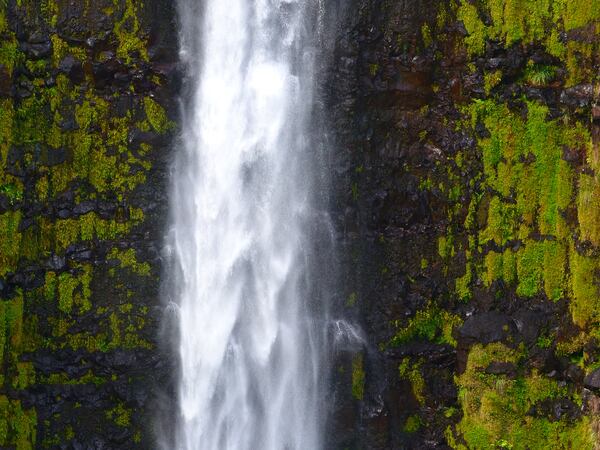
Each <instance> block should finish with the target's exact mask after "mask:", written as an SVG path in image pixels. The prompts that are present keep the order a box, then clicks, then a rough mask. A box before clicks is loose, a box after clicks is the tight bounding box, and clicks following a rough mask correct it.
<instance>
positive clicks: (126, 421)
mask: <svg viewBox="0 0 600 450" xmlns="http://www.w3.org/2000/svg"><path fill="white" fill-rule="evenodd" d="M131 414H132V410H131V409H128V408H126V407H125V405H123V403H118V404H117V406H115V407H114V408H112V409H111V410H109V411H107V412H106V418H107V419H109V420H112V421H113V422H114V423H115V424H117V425H118V426H120V427H123V428H126V427H129V426H130V425H131Z"/></svg>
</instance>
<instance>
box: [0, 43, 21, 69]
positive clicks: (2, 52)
mask: <svg viewBox="0 0 600 450" xmlns="http://www.w3.org/2000/svg"><path fill="white" fill-rule="evenodd" d="M22 60H23V54H22V53H21V51H20V50H19V45H18V43H17V40H16V39H14V38H13V39H3V40H2V41H1V42H0V64H2V65H3V66H4V67H6V68H7V70H8V72H9V73H10V74H12V72H13V69H14V68H15V66H16V65H17V64H19V63H20V62H21V61H22Z"/></svg>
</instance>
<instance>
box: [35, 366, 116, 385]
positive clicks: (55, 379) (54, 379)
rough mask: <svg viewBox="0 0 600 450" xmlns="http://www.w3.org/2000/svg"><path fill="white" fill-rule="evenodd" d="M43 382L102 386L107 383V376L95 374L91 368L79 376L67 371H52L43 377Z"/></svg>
mask: <svg viewBox="0 0 600 450" xmlns="http://www.w3.org/2000/svg"><path fill="white" fill-rule="evenodd" d="M40 381H41V382H43V383H44V384H51V385H56V384H60V385H69V386H75V385H83V384H93V385H95V386H101V385H103V384H105V383H106V378H104V377H101V376H98V375H95V374H94V373H93V372H92V371H91V370H89V371H87V372H86V373H85V374H84V375H83V376H81V377H79V378H71V377H69V375H68V374H67V373H65V372H61V373H52V374H50V375H48V376H45V377H41V380H40Z"/></svg>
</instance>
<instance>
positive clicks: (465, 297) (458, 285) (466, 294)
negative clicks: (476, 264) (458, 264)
mask: <svg viewBox="0 0 600 450" xmlns="http://www.w3.org/2000/svg"><path fill="white" fill-rule="evenodd" d="M472 281H473V267H472V263H471V262H469V261H468V262H467V264H466V266H465V274H464V275H463V276H462V277H460V278H457V279H456V281H455V287H454V292H455V293H456V296H457V297H458V299H459V300H461V301H463V302H467V301H469V300H471V297H472V295H473V294H472V292H471V283H472Z"/></svg>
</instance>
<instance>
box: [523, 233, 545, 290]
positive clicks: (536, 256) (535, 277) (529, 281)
mask: <svg viewBox="0 0 600 450" xmlns="http://www.w3.org/2000/svg"><path fill="white" fill-rule="evenodd" d="M543 269H544V245H543V244H542V243H540V242H535V241H529V242H527V243H526V244H525V247H523V248H521V249H519V251H518V252H517V274H518V278H519V283H518V286H517V294H518V295H521V296H523V297H533V296H534V295H536V294H537V293H538V292H539V290H540V288H541V284H542V280H543Z"/></svg>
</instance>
